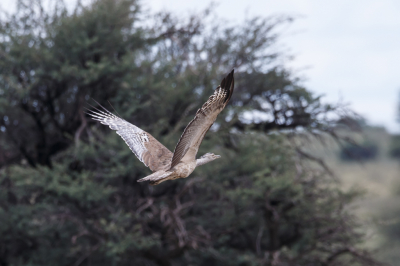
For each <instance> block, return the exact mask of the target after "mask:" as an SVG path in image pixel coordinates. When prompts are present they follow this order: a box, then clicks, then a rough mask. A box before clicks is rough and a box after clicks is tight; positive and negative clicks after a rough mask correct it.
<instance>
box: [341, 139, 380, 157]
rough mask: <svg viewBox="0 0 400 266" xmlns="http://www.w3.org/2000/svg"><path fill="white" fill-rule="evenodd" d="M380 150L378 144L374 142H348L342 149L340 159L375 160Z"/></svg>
mask: <svg viewBox="0 0 400 266" xmlns="http://www.w3.org/2000/svg"><path fill="white" fill-rule="evenodd" d="M378 151H379V148H378V145H377V144H376V143H372V142H365V143H363V144H347V145H345V146H344V147H343V148H342V150H341V151H340V159H342V160H343V161H367V160H374V159H376V157H377V156H378Z"/></svg>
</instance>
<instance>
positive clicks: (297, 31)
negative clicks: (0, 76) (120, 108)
mask: <svg viewBox="0 0 400 266" xmlns="http://www.w3.org/2000/svg"><path fill="white" fill-rule="evenodd" d="M64 1H65V2H67V3H71V2H75V0H64ZM13 2H14V3H13ZM15 2H16V1H15V0H14V1H12V0H9V1H6V2H3V1H2V2H1V3H0V7H2V8H5V9H7V10H12V8H13V6H14V5H15ZM84 2H86V1H84ZM215 2H216V3H217V6H216V13H217V14H218V15H219V16H220V17H222V18H225V19H228V20H230V21H232V22H235V21H237V22H240V21H243V19H244V18H245V16H247V17H250V16H253V15H258V16H270V15H277V14H278V15H279V14H284V15H293V16H295V17H298V19H297V20H296V21H295V22H294V23H293V24H292V25H291V26H290V27H288V28H285V31H284V32H283V37H282V39H281V43H282V44H284V46H285V47H286V51H287V53H288V55H294V56H295V58H294V60H293V61H285V65H286V66H287V67H289V68H291V69H292V70H293V71H294V73H297V74H298V75H299V76H301V77H305V78H306V79H305V80H304V82H303V84H304V85H305V86H306V87H307V88H308V89H310V90H311V91H314V92H316V93H317V94H324V95H325V97H324V101H325V102H337V101H339V99H343V100H344V102H346V103H349V104H350V106H351V108H352V109H353V110H355V111H356V112H358V113H359V114H361V115H363V116H364V117H365V118H367V121H368V122H369V123H370V124H372V125H381V126H385V127H386V128H387V129H388V130H389V131H390V132H393V133H394V132H396V133H400V124H397V123H396V121H395V117H396V106H397V103H398V101H399V93H400V15H399V14H400V1H399V0H379V1H377V0H352V1H346V0H335V1H329V2H328V1H320V0H319V1H317V0H279V1H277V0H252V1H247V0H219V1H215ZM143 3H145V5H147V7H148V8H150V9H151V10H153V11H160V10H169V11H173V12H176V13H177V14H185V13H186V14H187V13H188V12H189V11H199V10H202V9H204V8H205V7H207V6H208V5H209V4H210V1H209V0H191V1H182V0H147V1H143Z"/></svg>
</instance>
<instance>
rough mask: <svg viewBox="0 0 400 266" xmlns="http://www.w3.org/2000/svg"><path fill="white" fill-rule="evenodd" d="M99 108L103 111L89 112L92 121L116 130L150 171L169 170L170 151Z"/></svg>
mask: <svg viewBox="0 0 400 266" xmlns="http://www.w3.org/2000/svg"><path fill="white" fill-rule="evenodd" d="M100 106H101V105H100ZM101 107H102V108H103V109H104V111H101V110H99V109H97V108H95V109H96V111H94V110H89V111H88V114H89V115H90V116H92V118H93V119H94V120H97V121H99V122H100V123H102V124H104V125H108V126H109V127H110V128H111V129H113V130H116V131H117V134H118V135H120V136H121V138H122V139H123V140H124V141H125V143H126V144H127V145H128V146H129V148H130V149H131V150H132V152H133V153H134V154H135V155H136V157H137V158H138V159H139V160H140V161H141V162H142V163H144V165H146V166H148V167H149V168H150V170H151V171H153V172H156V171H158V170H163V169H168V168H169V165H170V163H171V158H172V155H173V154H172V152H171V151H170V150H168V149H167V148H166V147H165V146H164V145H162V144H161V143H160V142H158V141H157V140H156V139H155V138H154V137H153V136H152V135H150V134H149V133H147V132H146V131H144V130H142V129H140V128H138V127H137V126H135V125H132V124H131V123H129V122H128V121H126V120H124V119H122V118H120V117H118V116H116V115H114V114H113V113H111V112H110V111H108V110H107V109H106V108H104V107H103V106H101Z"/></svg>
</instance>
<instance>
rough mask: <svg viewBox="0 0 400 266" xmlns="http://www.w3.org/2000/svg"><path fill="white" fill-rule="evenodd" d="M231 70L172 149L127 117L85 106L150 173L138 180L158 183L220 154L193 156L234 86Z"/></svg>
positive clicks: (180, 175) (228, 98) (151, 183)
mask: <svg viewBox="0 0 400 266" xmlns="http://www.w3.org/2000/svg"><path fill="white" fill-rule="evenodd" d="M233 74H234V70H232V71H231V73H229V74H228V75H227V76H226V77H225V78H224V79H223V80H222V82H221V85H219V86H218V87H217V88H216V89H215V91H214V93H213V94H212V95H211V96H210V97H209V98H208V100H207V101H206V102H205V103H204V104H203V106H202V107H201V108H200V109H199V110H197V112H196V115H195V117H194V118H193V120H192V121H190V123H189V124H188V125H187V126H186V128H185V130H184V131H183V133H182V136H181V138H180V139H179V141H178V144H177V145H176V147H175V150H174V152H173V153H172V152H171V151H170V150H168V149H167V148H166V147H165V146H164V145H162V144H161V143H160V142H158V141H157V140H156V139H155V138H154V137H153V136H152V135H150V134H149V133H148V132H146V131H144V130H142V129H140V128H138V127H137V126H135V125H133V124H131V123H129V122H128V121H126V120H124V119H122V118H120V117H118V116H116V115H114V114H113V113H111V112H110V111H108V110H107V109H106V108H104V107H103V106H101V105H100V106H101V108H103V110H99V109H97V108H95V110H96V111H94V110H89V112H88V114H89V115H91V116H92V118H93V119H94V120H97V121H99V122H100V123H102V124H104V125H108V126H109V127H110V128H111V129H113V130H116V131H117V134H118V135H120V136H121V137H122V139H123V140H124V141H125V142H126V144H127V145H128V146H129V148H130V149H131V150H132V152H133V153H134V154H135V155H136V157H137V158H138V159H139V160H140V161H141V162H142V163H144V164H145V165H146V166H147V167H149V168H150V170H151V171H152V172H153V174H151V175H148V176H146V177H144V178H142V179H139V180H138V182H143V181H150V185H158V184H160V183H161V182H164V181H166V180H173V179H177V178H185V177H188V176H189V175H190V174H191V173H192V172H193V171H194V169H195V168H196V167H197V166H200V165H203V164H206V163H209V162H211V161H213V160H215V159H218V158H220V157H221V156H220V155H215V154H214V153H206V154H204V155H203V156H201V157H200V158H198V159H196V155H197V151H198V150H199V146H200V144H201V142H202V141H203V138H204V136H205V134H206V133H207V131H208V130H209V129H210V127H211V126H212V125H213V124H214V122H215V120H216V119H217V116H218V114H219V113H220V112H221V111H222V110H223V109H224V108H225V106H226V105H227V103H228V102H229V100H230V98H231V96H232V93H233V89H234V78H233Z"/></svg>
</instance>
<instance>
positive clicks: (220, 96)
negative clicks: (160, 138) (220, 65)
mask: <svg viewBox="0 0 400 266" xmlns="http://www.w3.org/2000/svg"><path fill="white" fill-rule="evenodd" d="M233 73H234V71H233V70H232V72H231V73H229V75H228V76H226V77H225V78H224V79H223V80H222V82H221V85H220V86H218V87H217V88H216V89H215V91H214V94H213V95H211V96H210V98H208V101H207V102H205V103H204V104H203V106H202V107H201V108H200V109H199V110H197V113H196V116H195V117H194V119H193V120H192V121H190V123H189V124H188V125H187V126H186V128H185V130H184V131H183V133H182V136H181V138H180V139H179V142H178V144H177V145H176V148H175V151H174V156H173V157H172V163H171V168H172V167H174V166H175V165H177V164H178V163H179V162H181V161H182V162H190V161H192V160H195V159H196V154H197V151H198V150H199V146H200V144H201V142H202V141H203V138H204V136H205V134H206V133H207V131H208V130H209V129H210V127H211V126H212V124H214V122H215V119H217V116H218V114H219V113H220V112H221V111H222V110H223V109H224V108H225V106H226V104H227V103H228V101H229V99H230V98H231V96H232V93H233V89H234V78H233Z"/></svg>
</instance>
